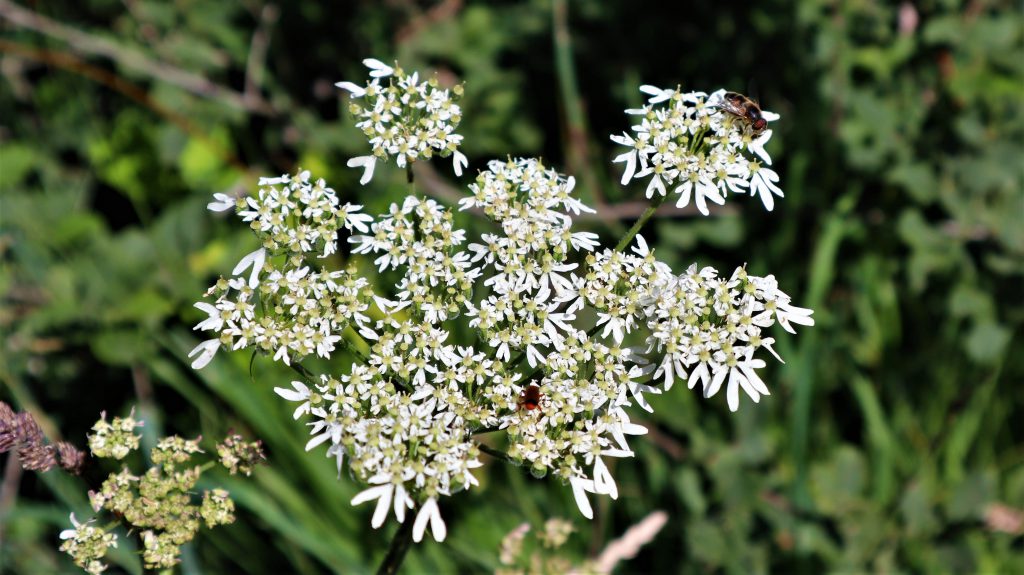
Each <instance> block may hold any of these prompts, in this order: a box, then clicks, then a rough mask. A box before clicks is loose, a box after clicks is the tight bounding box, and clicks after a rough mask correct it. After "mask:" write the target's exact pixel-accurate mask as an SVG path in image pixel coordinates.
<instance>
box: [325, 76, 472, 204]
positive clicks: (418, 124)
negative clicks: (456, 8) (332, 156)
mask: <svg viewBox="0 0 1024 575" xmlns="http://www.w3.org/2000/svg"><path fill="white" fill-rule="evenodd" d="M363 64H365V65H366V67H367V68H369V69H370V80H369V81H367V82H366V84H364V85H358V84H355V83H353V82H338V83H337V84H335V86H337V87H339V88H341V89H342V90H345V91H347V92H348V93H349V98H350V104H349V111H350V112H351V113H352V115H353V116H354V117H355V119H356V127H357V128H359V129H361V130H362V131H363V134H365V135H366V138H367V140H369V142H370V145H371V146H372V147H373V153H372V154H371V155H368V156H360V157H356V158H352V159H350V160H349V161H348V166H349V167H350V168H358V167H361V168H363V176H362V178H360V180H359V183H361V184H364V185H365V184H366V183H368V182H369V181H370V180H371V179H373V173H374V168H375V166H376V162H377V160H378V159H383V160H386V159H388V158H394V159H395V163H396V164H398V166H399V167H401V168H404V167H406V166H407V165H408V164H411V163H413V162H415V161H417V160H420V159H430V157H432V156H433V155H434V154H437V155H439V156H441V157H442V158H447V157H448V156H453V168H454V171H455V175H456V176H461V175H462V170H463V168H465V167H466V165H467V164H468V160H467V159H466V156H464V155H463V154H462V153H461V152H459V150H458V148H459V145H460V144H461V143H462V136H461V135H459V134H457V133H455V130H456V128H458V126H459V122H460V121H461V120H462V109H461V108H460V107H459V104H458V101H459V100H460V99H461V97H462V85H461V84H460V85H456V86H454V87H453V88H451V89H450V90H449V89H446V88H442V87H441V86H440V84H439V82H438V80H437V77H436V76H435V77H432V78H430V79H428V80H422V79H420V76H419V73H417V72H413V73H412V74H411V75H410V74H406V72H405V71H404V70H402V68H401V67H399V66H398V65H397V64H396V65H395V66H394V67H392V66H388V65H387V64H384V63H383V62H381V61H380V60H377V59H374V58H367V59H366V60H363ZM384 80H386V81H387V85H384V84H382V81H384Z"/></svg>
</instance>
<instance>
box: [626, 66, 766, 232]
mask: <svg viewBox="0 0 1024 575" xmlns="http://www.w3.org/2000/svg"><path fill="white" fill-rule="evenodd" d="M640 91H641V92H644V93H645V94H648V95H650V98H649V100H648V104H647V105H646V106H644V107H642V108H638V109H630V110H626V113H627V114H630V115H634V116H639V117H640V123H639V124H636V125H634V126H633V132H635V134H636V135H635V136H630V135H628V134H626V133H623V134H622V135H621V136H614V135H613V136H612V137H611V139H612V141H613V142H615V143H617V144H621V145H623V146H628V147H629V148H630V150H629V151H628V152H625V153H623V154H621V155H620V156H618V157H617V158H615V162H625V164H626V169H625V171H624V172H623V173H622V184H623V185H626V184H627V183H629V181H630V180H632V179H638V180H639V179H645V178H649V179H650V181H649V182H648V184H647V197H648V198H650V197H651V196H652V195H654V194H655V193H657V194H660V195H662V196H664V195H665V194H666V193H667V190H668V189H669V188H671V190H672V192H673V193H674V194H676V195H678V196H679V198H678V199H677V200H676V206H678V207H683V206H686V205H687V204H689V203H690V198H691V197H692V198H693V201H694V204H696V206H697V209H698V210H700V213H702V214H704V215H705V216H706V215H708V213H709V212H708V207H707V200H711V201H712V202H714V203H716V204H719V205H722V204H724V203H725V199H726V197H727V196H728V195H729V194H730V193H747V192H749V193H750V194H751V195H757V196H759V197H760V198H761V201H762V202H763V203H764V207H765V209H767V210H768V211H771V210H772V209H773V208H774V207H775V198H774V197H773V194H774V195H777V196H779V197H782V190H781V189H779V187H778V186H776V185H775V184H776V182H778V181H779V176H778V174H776V173H775V171H774V170H772V169H770V168H767V167H765V166H764V165H762V163H761V162H764V164H765V165H768V166H770V165H771V163H772V159H771V157H770V156H768V153H767V152H766V151H765V149H764V146H765V144H767V143H768V140H769V139H770V138H771V137H772V131H771V130H765V131H764V132H762V133H757V132H756V131H755V130H753V129H752V127H751V126H749V125H748V124H747V123H746V122H744V121H743V119H742V118H738V117H737V116H735V115H734V114H731V113H729V112H726V111H724V110H723V109H722V102H723V99H724V98H725V94H726V92H725V90H718V91H717V92H714V93H712V94H711V95H710V96H709V95H708V94H705V93H704V92H681V91H679V90H678V89H675V90H673V89H662V88H656V87H654V86H641V87H640ZM761 115H762V117H763V118H764V119H765V120H766V121H774V120H777V119H779V115H778V114H775V113H772V112H767V111H762V112H761ZM751 153H752V154H754V155H756V156H757V157H758V158H760V160H761V161H760V162H759V161H758V160H757V159H753V158H749V157H748V154H751Z"/></svg>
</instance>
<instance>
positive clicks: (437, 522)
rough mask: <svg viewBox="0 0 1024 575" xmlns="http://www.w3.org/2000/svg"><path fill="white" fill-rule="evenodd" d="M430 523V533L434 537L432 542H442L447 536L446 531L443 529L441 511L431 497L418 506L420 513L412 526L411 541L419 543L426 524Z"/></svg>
mask: <svg viewBox="0 0 1024 575" xmlns="http://www.w3.org/2000/svg"><path fill="white" fill-rule="evenodd" d="M428 522H429V523H430V531H431V533H433V535H434V540H435V541H437V542H441V541H444V538H445V536H447V534H448V529H447V528H446V527H445V524H444V519H442V518H441V509H440V508H438V506H437V499H435V498H433V497H431V498H430V499H427V500H426V501H425V502H424V503H423V505H422V506H420V512H419V513H418V514H417V515H416V523H414V524H413V526H412V540H413V541H415V542H417V543H419V542H420V541H422V540H423V532H424V531H425V530H426V528H427V523H428Z"/></svg>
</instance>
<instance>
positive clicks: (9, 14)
mask: <svg viewBox="0 0 1024 575" xmlns="http://www.w3.org/2000/svg"><path fill="white" fill-rule="evenodd" d="M0 17H2V18H4V19H6V20H8V21H10V22H11V23H12V24H14V25H16V26H20V27H21V28H25V29H27V30H33V31H35V32H39V33H40V34H43V35H45V36H49V37H50V38H54V39H57V40H60V41H62V42H65V43H67V44H68V45H69V46H70V47H71V48H72V49H73V50H74V51H75V52H77V53H80V54H84V55H89V56H102V57H105V58H109V59H110V60H112V61H114V62H115V63H117V64H118V65H119V66H123V67H125V68H129V69H131V70H133V71H135V72H137V73H140V74H144V75H147V76H150V77H152V78H154V79H157V80H160V81H162V82H167V83H168V84H172V85H174V86H177V87H179V88H181V89H183V90H185V91H188V92H191V93H193V94H195V95H197V96H201V97H203V98H209V99H212V100H217V101H220V102H222V103H224V104H227V105H229V106H231V107H234V108H241V109H243V110H246V111H248V112H254V113H258V114H264V115H268V116H269V115H273V114H274V110H273V108H272V107H271V106H270V103H269V102H267V101H266V100H264V99H263V98H262V97H261V96H259V95H258V94H256V95H254V97H251V98H249V97H246V94H241V93H239V92H237V91H235V90H232V89H230V88H226V87H224V86H221V85H218V84H215V83H214V82H211V81H210V80H208V79H206V78H204V77H202V76H200V75H199V74H194V73H192V72H189V71H187V70H182V69H181V68H177V67H174V66H172V65H170V64H168V63H166V62H162V61H160V60H155V59H153V58H149V57H147V56H145V55H144V54H142V53H140V52H139V51H138V50H134V49H132V48H131V47H130V46H124V45H119V44H117V43H115V42H112V41H110V40H107V39H105V38H100V37H97V36H94V35H92V34H89V33H87V32H82V31H81V30H76V29H75V28H72V27H70V26H67V25H65V24H62V23H61V22H58V21H56V20H52V19H50V18H47V17H46V16H43V15H42V14H39V13H38V12H33V11H32V10H29V9H28V8H25V7H24V6H19V5H17V4H15V3H13V2H9V1H8V0H0Z"/></svg>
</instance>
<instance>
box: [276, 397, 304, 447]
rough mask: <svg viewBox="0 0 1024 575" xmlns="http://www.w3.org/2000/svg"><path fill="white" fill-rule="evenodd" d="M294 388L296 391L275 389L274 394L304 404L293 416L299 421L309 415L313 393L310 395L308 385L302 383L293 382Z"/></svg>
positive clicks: (296, 409)
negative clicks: (310, 399)
mask: <svg viewBox="0 0 1024 575" xmlns="http://www.w3.org/2000/svg"><path fill="white" fill-rule="evenodd" d="M292 387H293V388H294V391H293V390H291V389H286V388H283V387H275V388H274V393H276V394H278V395H280V396H281V397H283V398H285V399H286V400H288V401H301V402H302V404H301V405H299V406H298V407H297V408H295V413H293V414H292V419H298V418H300V417H302V416H303V415H307V414H309V407H310V406H309V398H310V396H311V395H312V393H310V391H309V388H308V387H306V384H304V383H302V382H301V381H293V382H292ZM307 451H308V449H307Z"/></svg>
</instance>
